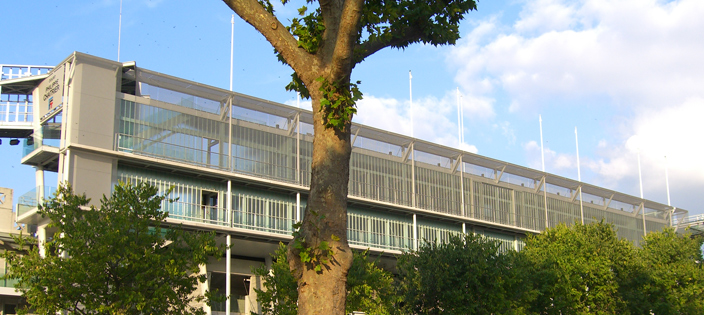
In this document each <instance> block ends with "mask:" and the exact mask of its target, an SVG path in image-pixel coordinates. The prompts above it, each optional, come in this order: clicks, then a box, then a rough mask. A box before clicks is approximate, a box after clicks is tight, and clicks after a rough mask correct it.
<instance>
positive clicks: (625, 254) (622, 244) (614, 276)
mask: <svg viewBox="0 0 704 315" xmlns="http://www.w3.org/2000/svg"><path fill="white" fill-rule="evenodd" d="M522 254H524V255H525V256H526V258H527V259H528V261H529V262H530V263H531V264H530V265H529V267H530V269H529V270H528V272H527V273H526V274H529V275H532V280H533V283H534V288H535V289H536V290H537V295H536V296H535V299H534V300H533V301H532V303H531V305H530V309H531V311H533V312H535V313H540V314H626V313H627V308H626V301H625V300H624V299H623V298H622V296H621V294H620V292H621V290H622V289H623V284H625V283H626V279H628V278H629V277H630V275H631V274H630V272H631V271H632V270H633V269H632V268H631V267H632V263H633V261H634V252H633V245H632V244H631V243H629V242H628V241H626V240H619V239H618V237H617V236H616V232H615V231H614V229H613V227H612V226H611V225H609V224H606V223H604V222H601V223H594V224H589V225H582V224H578V223H577V224H575V225H573V226H572V227H568V226H566V225H559V226H557V227H554V228H550V229H548V230H546V231H544V232H543V233H541V234H538V235H531V236H529V237H528V238H527V239H526V246H525V247H524V249H523V252H522Z"/></svg>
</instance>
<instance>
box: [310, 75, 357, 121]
mask: <svg viewBox="0 0 704 315" xmlns="http://www.w3.org/2000/svg"><path fill="white" fill-rule="evenodd" d="M318 81H320V82H321V83H322V86H321V87H320V91H321V92H323V99H322V100H320V110H321V111H322V112H324V113H325V117H324V123H325V127H328V128H337V129H341V128H342V127H344V125H345V124H346V123H347V122H350V121H352V116H353V115H354V114H356V113H357V109H356V108H355V104H356V103H357V101H359V100H361V99H362V92H360V91H359V88H358V87H357V85H358V84H361V82H360V81H357V83H356V84H355V83H349V84H347V86H345V84H344V83H340V82H333V83H330V82H328V81H327V80H326V79H325V78H323V77H319V78H318Z"/></svg>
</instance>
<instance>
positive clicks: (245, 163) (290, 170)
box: [115, 133, 296, 183]
mask: <svg viewBox="0 0 704 315" xmlns="http://www.w3.org/2000/svg"><path fill="white" fill-rule="evenodd" d="M115 150H116V151H120V152H129V153H134V154H139V155H145V156H151V157H156V158H163V159H167V160H172V161H177V162H183V163H186V164H191V165H196V166H201V167H209V168H215V169H219V170H230V171H232V172H234V173H239V174H245V175H250V176H255V177H261V178H267V179H275V180H279V181H284V182H289V183H292V182H296V176H295V174H296V168H295V167H288V166H282V165H279V164H276V163H269V162H265V161H261V160H257V159H250V158H245V157H240V156H234V155H233V156H232V163H231V165H232V168H231V169H230V166H228V163H227V160H228V155H227V154H221V153H218V152H212V151H207V150H202V149H196V148H193V147H188V146H183V145H178V144H171V143H167V142H163V141H157V140H152V139H147V138H141V137H136V136H132V135H128V134H124V133H117V134H115Z"/></svg>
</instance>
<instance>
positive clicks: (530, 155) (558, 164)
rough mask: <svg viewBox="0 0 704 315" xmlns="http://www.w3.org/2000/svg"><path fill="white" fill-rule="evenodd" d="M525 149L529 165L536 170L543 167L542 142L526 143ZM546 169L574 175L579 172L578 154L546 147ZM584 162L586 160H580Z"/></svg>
mask: <svg viewBox="0 0 704 315" xmlns="http://www.w3.org/2000/svg"><path fill="white" fill-rule="evenodd" d="M522 146H523V150H524V151H525V152H526V156H527V160H528V167H530V168H534V169H536V170H540V169H542V163H543V162H542V157H541V154H540V144H539V143H537V142H536V141H532V140H531V141H528V142H526V143H524V144H523V145H522ZM544 151H545V170H546V171H547V172H549V173H554V174H558V175H562V176H566V177H574V176H572V174H573V173H574V174H577V156H576V155H573V154H565V153H558V152H556V151H554V150H552V149H550V148H548V147H545V149H544ZM580 162H581V163H582V164H584V161H580Z"/></svg>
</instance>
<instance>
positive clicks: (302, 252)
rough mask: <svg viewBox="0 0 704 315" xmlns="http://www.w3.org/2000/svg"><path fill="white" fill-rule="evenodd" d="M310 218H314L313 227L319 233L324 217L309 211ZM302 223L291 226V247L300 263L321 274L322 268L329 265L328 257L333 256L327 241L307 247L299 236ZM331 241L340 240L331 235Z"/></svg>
mask: <svg viewBox="0 0 704 315" xmlns="http://www.w3.org/2000/svg"><path fill="white" fill-rule="evenodd" d="M311 216H315V221H313V225H314V227H315V229H317V231H318V232H320V223H321V221H322V220H323V219H324V218H325V215H322V214H318V213H317V212H316V211H311ZM301 226H302V222H297V223H294V224H293V230H294V231H293V233H292V234H293V242H292V243H293V247H294V248H295V249H296V252H297V253H298V256H299V257H300V258H301V262H302V263H304V264H307V265H310V266H312V267H313V269H314V270H315V271H316V272H322V271H323V266H324V265H327V264H329V263H330V262H329V257H332V255H334V254H335V252H334V251H333V250H332V247H330V243H329V242H328V241H320V242H319V243H318V244H317V245H316V246H312V245H309V244H308V243H307V242H306V238H305V237H303V236H302V235H301ZM331 239H332V240H333V241H335V242H337V241H339V240H340V238H339V237H337V236H336V235H334V234H333V235H331Z"/></svg>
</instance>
